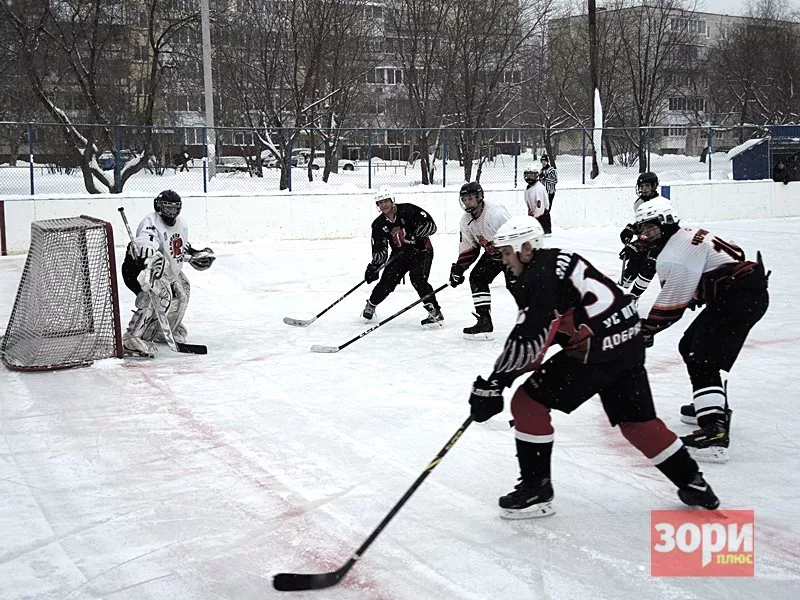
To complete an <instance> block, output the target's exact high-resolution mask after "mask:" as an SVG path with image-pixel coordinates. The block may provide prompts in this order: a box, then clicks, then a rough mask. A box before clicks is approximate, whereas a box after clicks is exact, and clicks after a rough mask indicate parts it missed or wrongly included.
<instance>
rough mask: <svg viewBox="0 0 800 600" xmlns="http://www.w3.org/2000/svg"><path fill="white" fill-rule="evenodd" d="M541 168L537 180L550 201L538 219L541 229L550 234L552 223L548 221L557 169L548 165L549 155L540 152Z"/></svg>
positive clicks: (554, 192) (554, 193)
mask: <svg viewBox="0 0 800 600" xmlns="http://www.w3.org/2000/svg"><path fill="white" fill-rule="evenodd" d="M539 160H540V161H541V163H542V169H541V171H539V180H540V181H541V182H542V184H543V185H544V188H545V189H546V190H547V197H548V199H549V201H550V206H549V208H548V209H547V210H546V211H545V213H544V215H542V218H541V220H540V222H541V224H542V229H544V234H545V235H550V234H551V233H552V232H553V227H552V223H551V221H550V211H552V210H553V198H555V196H556V185H557V184H558V171H557V170H556V168H555V167H553V166H551V165H550V157H549V156H547V154H542V157H541V159H539Z"/></svg>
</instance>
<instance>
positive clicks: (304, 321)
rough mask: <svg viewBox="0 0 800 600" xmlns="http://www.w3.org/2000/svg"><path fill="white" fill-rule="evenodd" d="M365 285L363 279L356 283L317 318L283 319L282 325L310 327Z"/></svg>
mask: <svg viewBox="0 0 800 600" xmlns="http://www.w3.org/2000/svg"><path fill="white" fill-rule="evenodd" d="M365 283H366V280H365V279H362V280H361V281H359V282H358V283H357V284H356V285H355V286H354V287H352V288H350V289H349V290H347V291H346V292H345V293H344V294H342V295H341V296H340V297H339V299H338V300H336V301H335V302H334V303H333V304H331V305H330V306H328V307H327V308H325V309H324V310H323V311H322V312H320V313H319V314H317V316H316V317H314V318H313V319H293V318H292V317H283V322H284V323H286V324H287V325H292V326H294V327H308V326H309V325H311V324H312V323H313V322H314V321H316V320H317V319H319V318H320V317H321V316H322V315H324V314H325V313H326V312H328V311H329V310H330V309H332V308H333V307H334V306H336V305H337V304H339V302H341V301H342V300H344V299H345V298H347V297H348V296H349V295H350V294H352V293H353V292H355V291H356V290H357V289H358V288H360V287H361V286H362V285H364V284H365Z"/></svg>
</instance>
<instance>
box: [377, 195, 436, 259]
mask: <svg viewBox="0 0 800 600" xmlns="http://www.w3.org/2000/svg"><path fill="white" fill-rule="evenodd" d="M395 206H396V207H397V214H396V215H395V219H394V221H391V220H389V219H388V218H387V217H386V216H384V215H383V214H381V215H379V216H378V217H377V218H376V219H375V220H374V221H373V222H372V261H371V263H372V264H373V265H375V266H377V267H381V266H383V264H384V263H386V261H387V260H388V259H389V247H391V248H392V252H396V251H397V250H400V249H402V248H413V249H415V250H428V249H430V248H431V242H430V240H429V239H428V237H429V236H431V235H433V234H434V233H436V223H435V222H434V220H433V217H431V216H430V214H429V213H428V212H427V211H425V210H423V209H421V208H420V207H419V206H417V205H415V204H410V203H407V202H404V203H402V204H396V205H395Z"/></svg>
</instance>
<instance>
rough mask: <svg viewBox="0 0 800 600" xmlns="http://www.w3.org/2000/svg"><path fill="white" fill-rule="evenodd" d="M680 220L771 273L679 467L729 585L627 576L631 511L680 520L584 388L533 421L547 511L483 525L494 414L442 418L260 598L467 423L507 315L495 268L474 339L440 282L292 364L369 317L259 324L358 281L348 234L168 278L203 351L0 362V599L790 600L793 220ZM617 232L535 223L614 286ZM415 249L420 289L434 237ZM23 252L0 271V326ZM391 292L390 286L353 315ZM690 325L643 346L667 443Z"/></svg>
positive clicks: (500, 440) (493, 460) (799, 223)
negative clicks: (369, 540)
mask: <svg viewBox="0 0 800 600" xmlns="http://www.w3.org/2000/svg"><path fill="white" fill-rule="evenodd" d="M554 221H555V224H556V227H557V226H558V217H557V215H554ZM189 225H190V233H191V223H189ZM703 225H705V226H708V228H709V229H711V231H712V232H713V233H715V234H718V235H720V236H722V237H725V238H726V239H730V240H731V241H735V242H736V243H738V244H740V245H741V246H742V247H743V248H744V249H745V251H746V252H747V254H748V256H749V257H754V256H755V251H756V250H757V249H760V250H761V251H762V252H763V255H764V258H765V262H766V263H767V267H768V268H769V269H771V270H772V277H771V279H770V294H771V305H770V308H769V311H768V312H767V314H766V316H765V317H764V319H763V320H762V321H761V322H760V323H759V324H758V325H757V326H756V327H755V329H754V330H753V332H752V333H751V335H750V338H749V340H748V343H747V345H746V346H745V348H744V350H743V352H742V354H741V355H740V357H739V360H738V362H737V364H736V366H735V368H734V370H733V372H732V373H731V376H730V381H729V397H730V402H731V405H732V408H733V410H734V413H733V424H732V444H731V449H730V455H731V460H730V462H729V463H727V464H722V465H719V464H713V465H708V464H706V465H703V470H704V472H705V474H706V476H707V479H708V480H709V482H710V483H711V484H712V486H713V487H714V488H715V490H716V492H717V494H718V495H719V497H720V498H721V500H722V509H753V510H754V511H755V561H756V566H755V577H754V578H658V577H651V575H650V546H651V544H650V511H651V510H653V509H681V508H684V507H683V505H682V504H681V503H680V502H679V500H678V499H677V497H676V495H675V491H674V489H673V488H672V486H671V484H670V483H669V482H668V481H666V479H664V478H663V476H662V475H661V474H660V472H658V471H657V470H656V469H655V468H653V467H652V466H650V465H649V464H648V463H647V462H646V461H645V459H644V458H643V457H641V456H640V455H639V454H638V453H637V452H636V451H635V450H634V449H633V448H631V447H630V446H628V445H627V443H626V442H625V441H624V439H623V438H622V436H621V434H620V433H619V432H618V431H617V430H616V429H611V428H610V427H609V426H608V423H607V421H606V419H605V416H604V414H603V412H602V410H601V407H600V404H599V402H598V401H597V400H596V399H594V400H591V401H589V402H588V403H587V404H586V405H584V406H583V407H582V408H581V409H580V410H579V411H578V412H576V413H575V414H573V415H571V416H565V415H561V414H557V415H556V416H555V418H554V424H555V427H556V444H555V449H554V455H553V477H554V487H555V493H556V498H555V503H554V507H555V509H556V514H555V515H554V516H552V517H548V518H545V519H532V520H525V521H516V522H509V521H504V520H502V519H500V518H499V517H498V509H497V498H498V496H500V495H502V494H505V493H507V492H509V491H510V490H511V489H512V488H513V486H514V484H515V483H516V478H517V465H516V459H515V456H514V453H515V450H514V440H513V432H512V431H511V430H509V429H508V428H504V427H503V424H504V423H506V424H507V422H508V419H509V418H510V416H509V413H508V407H507V406H506V411H505V412H504V413H503V414H502V415H500V416H498V417H496V418H495V419H493V421H492V423H493V425H487V424H482V425H481V424H474V425H472V426H471V427H469V428H468V429H467V431H466V433H465V434H464V435H463V436H462V438H461V439H460V440H459V441H458V442H457V443H456V444H455V446H453V448H452V449H451V451H450V453H449V454H448V455H447V456H446V457H445V459H444V460H443V461H442V463H441V464H440V465H439V466H438V467H437V468H436V469H435V470H434V471H433V472H432V474H431V475H430V477H429V478H428V479H427V480H426V482H425V483H424V484H423V485H422V487H420V488H419V490H418V491H417V492H416V494H414V495H413V496H412V498H411V499H410V500H409V501H408V503H407V504H406V505H405V506H404V507H403V509H402V510H401V511H400V512H399V514H398V515H397V516H396V517H395V518H394V520H393V521H392V522H391V523H390V524H389V526H388V527H387V528H386V530H385V531H384V532H383V533H382V534H381V535H380V536H379V537H378V539H377V540H376V541H375V543H374V544H373V545H372V546H371V547H370V548H369V550H368V551H367V552H366V554H365V555H364V556H363V558H362V559H361V560H360V561H359V562H358V563H357V564H356V566H355V567H354V568H353V569H352V570H351V571H350V573H349V575H348V576H347V577H346V578H345V579H344V580H343V581H342V582H341V583H340V584H339V585H337V586H336V587H333V588H329V589H327V590H322V591H316V592H277V591H275V590H274V589H273V588H272V576H273V575H274V574H275V573H277V572H280V571H290V572H312V573H313V572H325V571H331V570H334V569H336V568H338V567H339V566H341V565H342V564H344V562H345V561H346V560H347V559H348V558H349V557H350V555H351V554H352V553H353V552H354V550H355V549H356V548H358V547H359V546H360V545H361V544H362V542H363V541H364V540H365V539H366V537H367V536H368V535H369V534H370V532H372V530H373V529H374V528H375V526H376V525H377V524H378V523H379V522H380V521H381V519H382V518H383V517H384V516H385V515H386V513H387V512H388V511H389V510H390V509H391V508H392V506H394V504H395V503H396V502H397V501H398V500H399V498H400V497H401V496H402V494H403V493H404V492H405V491H406V489H407V488H408V487H409V485H411V483H412V482H413V481H414V480H415V479H416V478H417V477H418V476H419V475H420V473H421V472H422V470H423V469H424V468H425V467H426V465H427V464H428V462H429V461H430V460H431V459H432V458H433V457H434V456H435V455H436V453H437V452H438V451H439V449H440V448H441V447H442V446H443V445H444V444H445V442H447V440H448V439H449V438H450V436H451V435H452V434H453V433H454V432H455V431H456V430H457V428H458V427H459V425H460V424H461V423H462V422H463V421H464V419H465V418H466V417H467V414H468V403H467V400H468V397H469V391H470V385H471V383H472V381H473V380H474V378H475V377H476V376H477V375H479V374H482V375H484V376H485V375H488V374H489V373H490V372H491V370H492V365H493V362H494V359H495V357H496V355H497V354H498V352H499V350H500V348H501V346H502V344H503V342H504V339H505V335H506V334H507V333H508V331H509V330H510V328H511V326H512V325H513V323H514V321H515V316H516V309H515V306H514V304H513V301H512V299H511V296H510V295H509V294H508V292H507V291H506V290H505V289H504V287H503V286H502V285H501V280H502V278H498V280H497V281H496V282H495V285H494V286H493V287H492V298H493V308H494V320H495V339H494V340H493V341H489V342H470V341H466V340H464V339H463V338H462V335H461V329H462V328H463V327H465V326H467V325H471V324H472V323H473V322H474V318H473V317H472V316H471V314H470V313H471V309H472V302H471V298H470V293H469V286H468V284H465V285H463V286H461V287H458V288H456V289H452V288H449V287H448V288H447V289H446V290H445V291H443V292H442V293H441V294H440V296H439V299H440V302H441V304H442V310H443V313H444V316H445V324H444V327H442V328H439V329H436V330H423V329H422V328H421V327H420V325H419V321H420V319H421V318H423V317H424V316H425V313H424V310H423V309H422V308H421V307H419V306H418V307H415V308H413V309H411V310H410V311H408V312H407V313H405V314H403V315H401V316H400V317H398V318H397V319H395V320H393V321H391V322H390V323H388V324H386V325H384V326H382V327H380V328H379V329H377V330H376V331H373V332H372V333H370V334H369V335H367V336H365V337H363V338H361V339H360V340H358V341H357V342H355V343H354V344H352V345H350V346H349V347H347V348H346V349H344V350H342V351H341V352H339V353H337V354H316V353H311V352H310V351H309V348H310V347H311V345H312V344H326V345H339V344H342V343H344V342H346V341H348V340H349V339H351V338H352V337H354V336H356V335H358V334H359V333H360V332H362V331H363V330H364V329H366V328H367V327H368V326H369V325H368V324H367V323H366V322H364V321H363V320H362V319H361V318H360V313H361V310H362V308H363V306H364V302H365V300H366V297H367V294H368V286H366V285H365V286H362V287H361V288H359V289H358V290H357V291H356V292H355V293H353V294H352V295H351V296H349V297H348V298H347V299H345V300H344V301H343V302H341V303H340V304H339V305H337V306H336V307H334V308H333V309H332V310H330V311H329V312H328V313H326V314H325V315H324V316H322V317H321V318H320V319H319V320H318V321H316V322H315V323H313V324H312V325H311V326H309V327H307V328H292V327H289V326H287V325H285V324H284V323H283V321H282V319H283V317H285V316H290V317H295V318H301V319H307V318H311V317H313V316H314V315H315V314H316V313H318V312H319V311H320V310H322V309H323V308H325V307H326V306H327V305H328V304H330V303H331V302H333V301H334V300H335V299H336V298H338V297H339V296H341V295H342V294H343V293H344V292H345V291H347V290H348V289H350V288H351V287H352V286H353V285H355V284H356V283H358V281H359V279H360V278H361V277H362V274H363V272H364V267H365V266H366V264H367V262H368V260H369V240H368V239H367V238H366V236H365V237H364V238H360V239H353V240H319V241H291V242H263V243H247V244H244V243H243V244H232V245H214V250H215V251H216V253H217V256H218V260H217V261H216V263H215V264H214V266H213V268H212V269H210V270H208V271H204V272H197V271H194V270H192V269H187V275H188V277H189V279H190V280H191V282H192V299H191V303H190V306H189V310H188V313H187V316H186V319H185V323H186V325H187V327H188V329H189V339H188V341H190V342H195V343H204V344H207V345H208V347H209V353H208V355H207V356H193V355H178V354H174V353H171V352H170V351H169V349H168V348H167V347H166V346H162V347H161V349H160V352H159V355H158V356H157V358H155V359H153V360H124V361H122V360H115V359H110V360H104V361H99V362H97V363H95V364H94V365H93V366H91V367H88V368H83V369H75V370H69V371H62V372H53V373H34V374H30V373H15V372H11V371H8V370H5V369H2V370H0V430H1V431H2V435H0V498H1V499H2V501H1V502H0V532H1V533H0V598H2V599H3V600H23V599H25V600H90V599H91V600H95V599H104V600H262V599H264V598H278V597H286V598H292V597H294V598H298V599H301V598H308V599H310V598H325V599H370V600H427V599H465V600H467V599H469V600H489V599H492V600H495V599H497V600H500V599H506V600H522V599H554V600H555V599H564V600H576V599H598V600H600V599H602V600H612V599H622V600H642V599H645V598H646V599H661V598H663V599H672V600H678V599H680V600H692V599H697V600H717V599H720V600H722V599H724V600H733V599H737V598H764V599H766V598H769V599H773V600H778V599H786V600H794V599H796V598H798V597H800V493H799V492H800V486H799V485H798V483H800V477H798V470H799V469H800V411H798V402H799V401H800V392H798V390H799V389H800V361H798V358H797V356H798V350H797V347H798V342H800V317H798V314H800V313H798V311H797V304H798V298H800V283H799V281H800V280H798V278H797V273H798V272H800V256H799V255H798V245H797V235H798V231H800V219H796V218H795V219H784V220H760V221H733V222H723V223H716V224H715V223H703ZM365 229H366V227H365ZM617 233H618V232H617V228H614V229H611V228H604V229H574V230H567V231H558V230H557V231H556V233H555V234H554V236H553V237H552V238H551V239H550V240H549V245H551V246H557V247H562V248H565V249H569V250H574V251H577V252H580V253H581V254H583V255H584V256H585V257H586V258H588V259H589V260H590V261H591V262H593V263H594V264H595V265H596V266H598V267H599V268H600V269H601V270H604V271H605V272H606V273H608V274H609V275H612V276H613V277H614V278H616V277H617V275H618V271H619V260H618V259H617V252H618V250H619V240H618V237H617ZM190 237H191V236H190ZM432 240H433V244H434V248H435V251H436V258H435V260H434V267H433V273H432V275H431V283H432V284H433V285H434V287H436V286H438V285H441V284H444V283H446V282H447V276H448V273H449V267H450V263H451V262H453V260H454V259H455V257H456V254H457V238H456V236H453V235H436V236H434V237H433V238H432ZM192 241H193V243H194V244H195V245H197V246H199V247H202V246H203V245H205V243H206V241H205V240H199V239H198V240H194V239H193V240H192ZM122 252H123V249H122V248H119V249H118V251H117V254H118V264H119V263H120V262H121V259H122ZM23 264H24V256H12V257H5V258H2V259H0V328H4V327H5V324H6V323H7V321H8V318H9V315H10V312H11V308H12V305H13V301H14V294H15V291H16V288H17V284H18V281H19V277H20V274H21V272H22V267H23ZM657 287H658V286H657V285H654V286H652V287H651V289H650V290H648V292H647V294H646V296H645V297H644V299H643V302H642V306H643V307H645V308H646V307H647V306H649V304H650V303H651V302H652V300H653V298H654V296H655V293H656V291H657ZM416 298H417V296H416V294H415V293H414V291H413V289H412V288H411V286H410V285H401V286H400V287H398V289H397V291H396V292H395V293H394V294H392V295H391V296H390V297H389V298H388V300H387V301H386V302H384V303H383V304H381V305H380V306H379V307H378V313H377V317H378V318H380V319H383V318H386V317H388V316H389V315H391V314H392V313H394V312H395V311H397V310H399V309H401V308H402V307H404V306H406V305H408V304H409V303H411V302H413V301H414V300H416ZM120 301H121V304H122V308H123V322H125V323H126V322H127V319H128V317H129V315H130V308H131V307H132V304H133V296H132V294H130V292H128V290H127V289H124V288H123V289H121V290H120ZM693 317H694V313H687V315H686V316H684V319H683V320H682V321H681V322H680V323H678V324H677V325H676V326H674V327H673V328H672V329H670V330H668V331H666V332H664V333H662V334H659V335H658V336H657V338H656V343H655V346H654V347H653V348H652V349H651V350H650V351H649V354H648V359H647V367H648V371H649V373H650V378H651V384H652V386H653V390H654V396H655V400H656V404H657V408H658V411H659V414H660V416H662V417H663V418H664V420H665V421H666V422H667V423H668V424H669V425H670V426H672V427H673V428H674V429H675V430H676V431H677V432H678V433H679V434H686V433H688V432H690V431H691V427H690V426H688V425H683V424H681V423H680V422H679V420H678V409H679V407H680V405H681V404H683V403H685V402H687V401H688V400H689V399H690V385H689V380H688V377H687V375H686V372H685V369H684V366H683V364H682V362H681V359H680V357H679V355H678V353H677V343H678V339H679V337H680V335H681V332H682V331H683V330H684V329H685V327H686V326H687V325H688V323H689V322H690V321H691V319H692V318H693ZM0 331H2V330H0ZM521 381H522V379H520V380H518V383H520V382H521ZM506 397H507V398H508V397H509V396H508V394H507V396H506ZM507 404H508V402H507V403H506V405H507Z"/></svg>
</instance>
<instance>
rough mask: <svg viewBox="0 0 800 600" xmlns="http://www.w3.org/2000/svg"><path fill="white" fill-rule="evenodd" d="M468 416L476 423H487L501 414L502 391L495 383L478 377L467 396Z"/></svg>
mask: <svg viewBox="0 0 800 600" xmlns="http://www.w3.org/2000/svg"><path fill="white" fill-rule="evenodd" d="M469 405H470V415H471V416H472V419H473V420H474V421H475V422H476V423H483V422H484V421H488V420H489V419H491V418H492V417H493V416H495V415H498V414H500V413H501V412H503V389H502V388H501V387H500V384H499V383H497V382H496V381H492V380H489V381H486V380H485V379H484V378H483V377H480V376H478V378H477V379H476V380H475V383H473V384H472V393H471V394H470V395H469Z"/></svg>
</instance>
